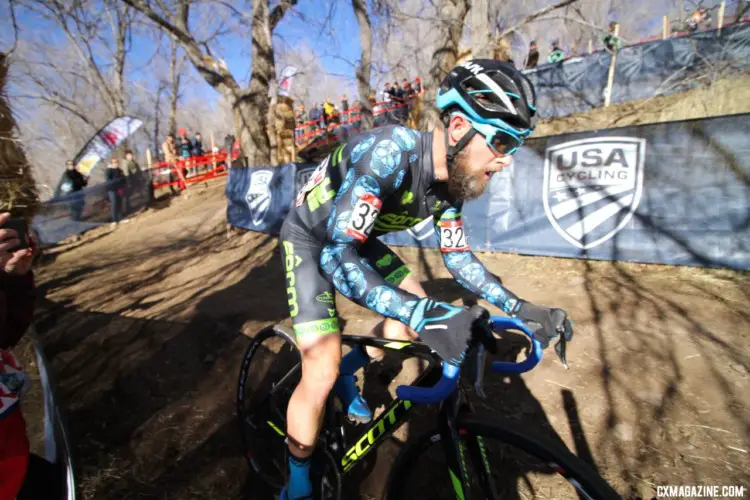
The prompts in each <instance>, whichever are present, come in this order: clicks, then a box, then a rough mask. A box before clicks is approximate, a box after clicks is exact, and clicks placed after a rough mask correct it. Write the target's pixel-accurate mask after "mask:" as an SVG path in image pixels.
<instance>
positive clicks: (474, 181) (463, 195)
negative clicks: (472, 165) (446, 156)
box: [448, 151, 488, 201]
mask: <svg viewBox="0 0 750 500" xmlns="http://www.w3.org/2000/svg"><path fill="white" fill-rule="evenodd" d="M469 171H470V169H469V155H468V154H467V152H466V151H461V152H459V153H458V155H456V157H455V158H454V159H453V168H451V170H450V172H449V174H448V193H449V194H450V195H451V196H452V197H453V198H454V199H456V200H461V201H469V200H474V199H476V198H479V197H480V196H481V195H482V193H484V190H485V189H487V184H488V181H487V180H486V179H485V178H484V172H480V173H479V174H473V175H472V174H470V173H469Z"/></svg>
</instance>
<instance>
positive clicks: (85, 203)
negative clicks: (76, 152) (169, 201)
mask: <svg viewBox="0 0 750 500" xmlns="http://www.w3.org/2000/svg"><path fill="white" fill-rule="evenodd" d="M111 189H117V190H118V191H119V199H120V214H121V216H122V217H123V218H124V217H127V216H128V215H130V214H132V213H133V212H135V211H137V210H139V209H141V208H143V207H145V206H146V205H148V204H149V203H150V202H151V198H152V196H153V189H152V187H151V172H150V171H140V172H138V173H135V174H133V175H130V176H127V177H126V178H124V179H121V180H117V181H106V182H102V183H100V184H96V185H93V186H90V187H87V188H84V189H82V190H80V191H76V192H74V193H70V194H66V195H62V196H57V197H55V198H52V199H50V200H48V201H46V202H44V203H43V204H42V206H41V209H40V210H39V214H38V215H36V216H35V217H34V220H33V222H32V226H33V228H34V230H35V231H36V233H37V234H38V235H39V239H40V240H41V243H42V244H43V245H54V244H56V243H59V242H60V241H62V240H64V239H65V238H67V237H68V236H72V235H74V234H80V233H84V232H86V231H88V230H90V229H93V228H95V227H99V226H101V225H103V224H107V223H109V222H111V220H112V217H111V210H110V201H109V196H108V194H107V192H108V191H109V190H111Z"/></svg>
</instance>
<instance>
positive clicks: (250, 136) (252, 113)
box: [122, 0, 297, 165]
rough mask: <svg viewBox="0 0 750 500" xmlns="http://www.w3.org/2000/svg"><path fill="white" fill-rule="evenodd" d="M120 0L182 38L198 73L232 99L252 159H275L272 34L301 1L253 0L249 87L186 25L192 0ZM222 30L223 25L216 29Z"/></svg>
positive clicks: (264, 161)
mask: <svg viewBox="0 0 750 500" xmlns="http://www.w3.org/2000/svg"><path fill="white" fill-rule="evenodd" d="M122 1H123V2H125V3H126V4H128V5H130V6H131V7H133V8H135V9H137V10H138V11H140V12H141V13H143V14H144V15H145V16H147V17H148V18H149V19H150V20H151V21H153V22H154V23H155V24H156V25H157V26H158V27H159V28H160V29H162V30H164V31H165V32H167V33H168V34H169V35H171V36H173V37H174V38H175V39H176V40H177V41H178V42H179V43H180V45H181V46H182V48H183V50H184V51H185V53H186V54H187V56H188V58H189V59H190V62H191V63H192V64H193V66H194V67H195V68H196V70H198V73H199V74H200V75H201V76H202V77H203V78H204V79H205V80H206V82H208V84H209V85H211V86H212V87H213V88H214V89H216V90H217V91H218V92H219V93H221V95H222V96H223V97H224V98H225V99H226V100H227V101H228V102H229V103H230V105H231V107H232V117H233V121H234V127H235V133H236V135H237V136H238V138H239V141H240V145H241V147H242V150H243V153H244V154H245V155H246V156H247V158H248V161H249V162H250V164H253V165H262V164H268V163H269V161H270V159H271V147H270V142H269V138H268V109H269V108H268V107H269V102H268V92H269V87H270V85H271V84H272V82H273V81H274V80H275V69H274V52H273V45H272V40H271V33H272V31H273V29H274V28H275V27H276V25H277V24H278V23H279V21H281V19H282V18H283V17H284V14H285V13H286V12H287V11H288V10H289V9H290V8H291V7H292V6H293V5H295V4H296V3H297V0H281V2H280V3H279V4H278V5H276V7H274V9H273V11H270V9H269V2H268V0H256V1H253V6H252V11H251V17H250V20H249V22H250V28H251V35H252V65H251V74H250V86H249V88H246V89H243V88H242V87H241V86H240V84H239V83H238V82H237V80H236V79H235V77H234V76H233V75H232V73H231V72H230V71H229V69H228V68H227V66H226V64H224V63H223V61H220V60H217V59H216V58H215V57H214V56H213V54H212V52H211V50H210V47H209V42H210V40H199V39H198V38H197V37H196V36H195V35H194V33H192V32H191V30H190V27H189V26H188V19H189V17H190V10H191V8H192V7H193V6H194V3H193V2H192V1H191V0H177V2H176V5H175V8H174V9H171V10H170V8H169V7H168V6H167V5H166V4H165V3H164V2H163V1H162V0H157V1H156V5H157V8H158V10H159V11H158V12H157V10H154V8H153V7H152V4H151V3H150V2H148V1H146V0H122ZM195 5H199V4H197V3H196V4H195ZM218 5H219V4H218V3H216V4H212V6H218ZM222 5H224V6H225V7H228V8H230V10H231V11H232V12H233V13H234V14H236V15H238V16H240V17H242V19H244V20H246V16H244V15H243V14H242V13H241V12H238V11H237V10H236V9H234V8H233V7H231V6H228V5H227V4H222ZM220 32H221V29H219V30H217V32H216V33H217V34H218V33H220Z"/></svg>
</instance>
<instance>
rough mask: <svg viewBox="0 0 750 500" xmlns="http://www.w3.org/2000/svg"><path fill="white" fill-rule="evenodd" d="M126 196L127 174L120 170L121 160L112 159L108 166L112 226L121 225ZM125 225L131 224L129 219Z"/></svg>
mask: <svg viewBox="0 0 750 500" xmlns="http://www.w3.org/2000/svg"><path fill="white" fill-rule="evenodd" d="M124 194H125V174H123V173H122V170H120V160H118V159H117V158H114V157H113V158H112V159H111V160H110V162H109V165H108V166H107V196H108V197H109V210H110V214H111V215H112V226H116V225H117V224H119V223H120V221H121V217H122V197H123V195H124ZM122 222H123V223H126V222H130V221H129V220H128V219H124V220H122Z"/></svg>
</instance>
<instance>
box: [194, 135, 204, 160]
mask: <svg viewBox="0 0 750 500" xmlns="http://www.w3.org/2000/svg"><path fill="white" fill-rule="evenodd" d="M193 156H203V139H202V138H201V133H200V132H196V133H195V138H194V139H193Z"/></svg>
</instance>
